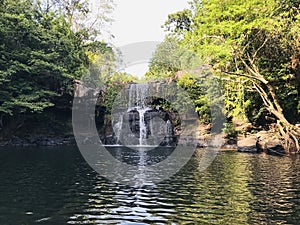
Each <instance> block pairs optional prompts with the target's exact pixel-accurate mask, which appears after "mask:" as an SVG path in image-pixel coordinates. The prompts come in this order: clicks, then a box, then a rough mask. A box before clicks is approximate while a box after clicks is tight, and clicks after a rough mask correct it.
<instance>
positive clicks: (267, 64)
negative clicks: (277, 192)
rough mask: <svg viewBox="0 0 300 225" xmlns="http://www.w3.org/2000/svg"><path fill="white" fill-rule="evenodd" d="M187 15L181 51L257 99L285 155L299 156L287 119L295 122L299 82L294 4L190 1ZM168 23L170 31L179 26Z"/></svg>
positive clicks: (272, 0)
mask: <svg viewBox="0 0 300 225" xmlns="http://www.w3.org/2000/svg"><path fill="white" fill-rule="evenodd" d="M192 9H193V12H192V14H191V15H192V16H191V18H190V21H191V24H192V25H191V27H189V30H188V31H187V32H186V33H185V36H184V38H183V40H182V41H181V45H183V46H186V47H187V48H189V49H192V50H194V51H196V52H197V53H198V54H199V56H200V57H201V58H202V59H203V60H204V61H205V62H207V63H208V64H210V65H211V66H212V68H213V69H214V71H215V73H218V74H219V76H220V78H221V79H224V80H225V79H226V80H230V82H233V83H234V82H236V81H237V80H239V81H241V82H242V83H243V84H244V87H245V91H247V92H248V93H251V94H252V95H253V94H255V95H256V94H258V95H259V96H260V98H261V100H262V102H263V103H264V108H265V109H266V110H267V111H269V112H270V113H271V114H272V115H273V116H274V118H275V119H276V120H277V129H278V132H279V133H280V134H281V136H282V138H283V143H284V147H285V149H286V151H287V152H293V151H299V150H300V147H299V138H300V131H299V130H298V129H297V128H296V126H295V125H293V122H297V121H295V120H294V121H292V120H291V118H290V120H289V119H288V117H287V115H289V114H290V115H291V114H292V115H294V116H292V117H294V118H299V114H298V113H297V111H296V107H297V104H298V102H299V97H298V96H299V95H298V91H299V82H298V83H297V81H298V79H297V77H298V76H297V75H296V72H295V71H297V69H296V68H298V67H297V66H298V64H297V62H298V61H297V57H298V54H299V49H298V50H297V48H296V46H297V45H296V42H297V40H299V37H300V34H299V29H298V28H299V24H300V23H299V19H300V16H299V2H298V1H279V0H268V1H264V2H261V1H259V0H244V1H236V0H227V1H222V2H220V1H217V0H203V1H197V0H195V1H193V2H192ZM173 18H174V17H173ZM171 22H172V23H174V24H175V25H176V24H178V22H180V21H176V20H173V21H171ZM174 32H178V31H176V30H174ZM179 35H181V33H179ZM291 58H294V62H295V63H294V64H292V62H291ZM291 68H292V69H291ZM250 91H255V92H250ZM242 96H243V97H245V95H242ZM246 96H249V94H248V95H246ZM236 98H239V97H238V96H236V97H234V98H233V99H234V101H236V100H235V99H236ZM245 100H247V99H245ZM249 100H250V101H251V100H252V99H251V98H250V99H249ZM228 102H229V103H230V101H228ZM234 105H235V106H236V103H234ZM249 105H251V104H246V105H245V107H248V106H249ZM283 106H284V107H283ZM291 112H292V113H291ZM295 115H297V116H295Z"/></svg>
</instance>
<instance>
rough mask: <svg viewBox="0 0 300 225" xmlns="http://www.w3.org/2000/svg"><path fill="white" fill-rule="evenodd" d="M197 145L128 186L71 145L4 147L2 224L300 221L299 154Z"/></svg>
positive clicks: (239, 224) (0, 182) (1, 161)
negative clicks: (157, 173) (181, 161)
mask: <svg viewBox="0 0 300 225" xmlns="http://www.w3.org/2000/svg"><path fill="white" fill-rule="evenodd" d="M201 151H202V150H201V149H199V150H197V151H196V152H195V155H194V156H193V157H192V159H191V160H190V161H189V162H188V164H186V165H185V166H184V167H183V168H182V169H181V170H180V171H179V173H177V174H176V175H174V176H172V177H171V178H169V179H167V180H165V181H163V182H161V183H159V184H156V185H148V186H143V187H136V188H134V187H129V186H126V185H123V184H117V183H113V182H111V181H109V180H107V179H106V178H104V177H102V176H100V175H99V174H98V173H96V172H94V171H93V170H92V169H91V167H89V165H88V164H87V163H86V162H85V161H84V159H83V158H82V156H81V154H80V152H79V150H78V149H77V148H76V147H71V146H69V147H53V148H7V149H5V148H2V149H1V151H0V167H1V168H0V224H5V225H6V224H11V225H17V224H49V225H50V224H51V225H56V224H58V225H59V224H123V225H124V224H130V225H133V224H136V225H137V224H139V225H142V224H222V225H224V224H228V225H229V224H230V225H233V224H237V225H243V224H299V221H300V160H299V157H298V156H292V157H287V156H285V157H277V156H271V155H257V154H243V153H237V152H234V151H223V152H219V153H218V155H217V157H216V158H215V160H214V161H213V163H212V164H211V165H210V166H209V167H208V168H207V169H206V170H204V171H202V172H200V171H199V170H198V169H197V168H198V163H199V157H200V156H199V155H201V154H200V153H201Z"/></svg>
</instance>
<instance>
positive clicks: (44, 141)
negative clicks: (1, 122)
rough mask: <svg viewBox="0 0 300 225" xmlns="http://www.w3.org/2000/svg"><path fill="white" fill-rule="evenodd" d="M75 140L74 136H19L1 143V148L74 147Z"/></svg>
mask: <svg viewBox="0 0 300 225" xmlns="http://www.w3.org/2000/svg"><path fill="white" fill-rule="evenodd" d="M74 144H76V143H75V138H74V136H72V135H68V136H61V137H30V138H20V137H17V136H14V137H12V138H11V139H9V140H4V141H0V147H4V146H11V147H28V146H63V145H74Z"/></svg>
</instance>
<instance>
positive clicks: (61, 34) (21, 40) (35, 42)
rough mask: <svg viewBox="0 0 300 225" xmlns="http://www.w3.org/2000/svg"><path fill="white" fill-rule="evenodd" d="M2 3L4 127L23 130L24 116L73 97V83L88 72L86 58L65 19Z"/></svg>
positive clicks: (29, 5) (0, 106)
mask: <svg viewBox="0 0 300 225" xmlns="http://www.w3.org/2000/svg"><path fill="white" fill-rule="evenodd" d="M0 4H1V7H0V39H1V45H0V55H1V59H0V113H1V116H0V118H1V125H3V126H4V125H5V123H9V122H13V123H14V124H15V127H18V126H20V125H21V124H22V123H23V120H24V118H25V117H24V115H26V114H29V113H35V112H42V111H43V110H44V109H46V108H48V107H51V106H54V105H55V103H56V100H57V99H58V97H62V96H66V95H67V96H71V95H72V91H73V90H72V81H73V79H74V78H76V77H80V76H81V75H82V74H83V71H84V70H85V66H86V64H87V58H86V56H85V52H84V48H83V43H82V39H81V38H80V36H79V35H77V34H76V33H74V32H73V31H72V30H71V25H70V24H69V23H68V22H67V21H66V20H65V19H64V18H63V17H62V16H61V15H55V14H53V13H52V12H49V13H47V14H44V13H43V12H41V11H39V9H38V7H37V5H35V4H34V3H33V1H27V0H22V1H17V2H15V1H12V0H3V1H1V3H0ZM67 99H68V98H67ZM67 103H68V102H66V104H67ZM12 116H13V118H14V119H12ZM18 118H19V119H18Z"/></svg>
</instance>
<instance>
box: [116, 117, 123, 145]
mask: <svg viewBox="0 0 300 225" xmlns="http://www.w3.org/2000/svg"><path fill="white" fill-rule="evenodd" d="M122 127H123V116H122V115H120V116H119V121H118V122H117V123H116V124H115V126H114V131H115V135H116V144H120V138H121V134H122Z"/></svg>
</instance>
